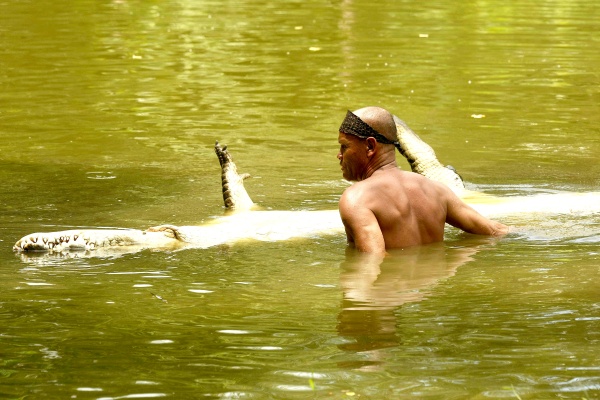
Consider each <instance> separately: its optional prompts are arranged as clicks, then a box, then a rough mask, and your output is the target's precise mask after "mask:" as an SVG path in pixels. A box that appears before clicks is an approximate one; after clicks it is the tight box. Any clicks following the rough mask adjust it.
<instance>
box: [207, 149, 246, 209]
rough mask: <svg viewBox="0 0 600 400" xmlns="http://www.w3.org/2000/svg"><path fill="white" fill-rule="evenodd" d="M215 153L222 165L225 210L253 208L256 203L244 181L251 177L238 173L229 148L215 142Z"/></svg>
mask: <svg viewBox="0 0 600 400" xmlns="http://www.w3.org/2000/svg"><path fill="white" fill-rule="evenodd" d="M215 153H216V154H217V157H218V158H219V164H220V165H221V184H222V188H223V202H224V203H225V208H227V209H229V210H236V211H240V210H248V209H250V208H252V206H253V205H254V202H253V201H252V199H251V198H250V196H249V195H248V192H246V188H245V187H244V179H246V178H248V177H249V176H250V175H248V174H239V173H238V172H237V167H236V165H235V163H234V162H233V159H232V157H231V154H230V153H229V151H228V150H227V146H222V147H221V145H220V144H219V142H218V141H217V142H215Z"/></svg>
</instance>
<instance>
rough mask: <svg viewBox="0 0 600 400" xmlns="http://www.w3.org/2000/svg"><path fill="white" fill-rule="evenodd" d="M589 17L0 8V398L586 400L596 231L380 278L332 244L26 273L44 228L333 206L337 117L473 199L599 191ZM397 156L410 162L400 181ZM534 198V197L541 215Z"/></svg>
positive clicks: (478, 248)
mask: <svg viewBox="0 0 600 400" xmlns="http://www.w3.org/2000/svg"><path fill="white" fill-rule="evenodd" d="M599 15H600V3H597V2H595V1H591V0H586V1H560V0H554V1H523V2H514V4H512V3H511V2H505V1H504V2H503V1H497V0H490V1H483V0H481V1H466V2H451V1H447V0H437V1H430V2H416V1H393V0H384V1H382V2H379V3H373V2H366V1H352V0H339V1H308V2H305V1H302V2H301V1H286V2H266V1H263V0H250V1H244V2H231V1H214V0H208V1H175V0H170V1H163V2H156V1H128V0H120V1H119V0H115V1H95V2H93V1H89V0H82V1H78V2H50V1H46V0H42V1H18V2H17V1H1V2H0V88H1V91H0V135H1V136H0V137H1V139H2V140H1V141H0V187H1V191H0V202H1V204H2V208H1V209H0V220H1V224H0V245H1V246H0V278H1V279H0V397H1V398H7V399H17V398H18V399H40V398H49V399H59V398H60V399H62V398H78V399H121V398H160V397H165V398H173V399H195V398H281V399H284V398H285V399H288V398H297V399H304V398H344V399H347V398H369V399H383V398H403V399H404V398H406V399H412V398H439V399H463V398H470V399H484V398H521V399H526V398H530V399H539V398H557V399H563V398H569V399H581V398H589V399H591V398H597V397H598V396H599V395H600V378H599V376H600V350H598V349H599V348H600V347H599V345H600V291H599V290H598V278H600V267H599V265H600V262H599V261H600V216H599V215H598V214H597V213H589V212H588V213H585V212H584V213H574V214H573V213H570V214H555V215H551V216H542V217H540V216H537V217H532V216H523V215H521V216H507V217H506V218H505V220H506V221H507V222H509V223H511V224H513V225H515V226H518V228H519V229H518V231H517V233H515V234H512V235H510V236H509V237H507V238H504V239H501V240H496V239H489V238H477V237H472V236H468V235H463V234H460V233H458V232H456V231H454V230H451V229H449V230H448V235H447V236H448V237H447V241H446V242H445V243H443V244H437V245H434V246H423V247H421V248H414V249H405V250H397V251H394V252H392V253H391V254H390V255H389V257H387V258H386V259H385V260H383V262H379V261H378V260H373V259H371V258H369V257H365V256H359V255H357V254H355V253H353V252H347V251H346V248H345V238H344V237H342V236H340V235H333V236H331V235H330V236H322V237H312V238H307V239H298V240H291V241H282V242H241V243H236V244H232V245H227V246H218V247H213V248H209V249H203V250H184V251H179V252H153V251H142V252H138V253H132V254H124V255H122V256H113V257H91V258H84V257H68V256H63V257H60V256H53V257H46V256H44V255H40V256H38V257H26V256H23V257H21V256H19V255H17V254H14V253H13V252H12V245H13V244H14V242H15V241H16V240H17V239H19V238H20V237H22V236H24V235H25V234H27V233H31V232H36V231H51V230H62V229H69V228H72V227H128V228H139V229H144V228H146V227H149V226H153V225H157V224H162V223H173V224H180V225H183V224H187V225H193V224H200V223H202V222H205V221H208V220H210V219H212V218H213V217H215V216H219V215H222V213H223V206H222V196H221V188H220V173H219V172H220V171H219V165H218V162H217V159H216V157H215V155H214V152H213V149H212V147H213V145H214V142H215V140H219V141H220V142H222V143H226V144H228V145H229V146H230V149H231V151H232V153H233V155H234V157H235V160H236V162H237V164H238V167H239V168H240V170H241V171H242V172H249V173H251V174H252V175H253V178H252V179H251V180H250V181H248V182H247V184H246V186H247V188H248V191H249V192H250V194H251V195H252V197H253V199H254V200H255V202H257V203H259V204H260V205H261V206H262V207H263V208H264V209H267V210H269V209H278V210H326V209H334V208H336V207H337V200H338V198H339V195H340V194H341V192H342V191H343V189H344V188H345V187H346V186H347V184H346V183H345V182H343V181H342V179H341V173H340V171H339V165H338V161H337V160H336V158H335V155H336V152H337V143H336V140H337V128H338V126H339V124H340V122H341V120H342V119H343V116H344V114H345V112H346V110H347V109H356V108H360V107H362V106H366V105H379V106H383V107H386V108H388V109H390V110H391V111H392V112H394V113H395V114H397V115H399V116H400V117H401V118H403V119H404V120H405V121H406V122H407V123H408V124H409V125H410V126H411V127H412V128H413V129H414V130H415V131H416V132H418V133H419V134H420V135H421V137H422V138H423V139H425V140H426V141H427V142H429V143H430V144H431V145H432V146H433V147H434V148H435V150H436V152H437V155H438V156H439V158H440V159H441V160H442V161H443V162H444V163H448V164H452V165H453V166H454V167H456V168H457V169H458V170H459V172H460V173H461V174H462V176H463V178H465V180H466V181H468V182H469V186H470V188H472V189H475V190H479V191H483V192H486V193H490V194H493V195H497V196H513V195H529V194H534V193H540V192H546V193H556V192H559V191H573V192H592V191H598V187H599V186H600V178H598V176H599V173H600V163H599V162H598V154H600V130H599V128H598V127H599V126H600V78H599V75H598V70H600V52H598V47H599V44H600V43H599V42H600V39H599V37H598V29H599V28H600V26H599V24H600V22H599V21H600V20H599V19H598V16H599ZM398 161H399V163H400V164H401V165H402V167H403V168H407V164H406V163H405V162H403V161H402V160H400V156H398ZM545 206H547V204H540V208H543V207H545Z"/></svg>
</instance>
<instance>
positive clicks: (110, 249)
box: [13, 116, 600, 255]
mask: <svg viewBox="0 0 600 400" xmlns="http://www.w3.org/2000/svg"><path fill="white" fill-rule="evenodd" d="M394 120H395V122H396V127H397V130H398V141H399V143H400V152H401V153H402V155H403V156H404V157H405V158H406V159H407V160H408V162H409V164H410V166H411V169H412V171H413V172H415V173H419V174H422V175H424V176H426V177H428V178H430V179H432V180H436V181H438V182H442V183H444V184H446V185H447V186H449V187H450V188H451V189H452V190H453V191H454V192H456V193H457V194H458V195H459V196H461V197H462V198H463V199H464V200H465V201H466V202H467V203H468V204H470V205H471V206H472V207H474V208H475V209H476V210H477V211H479V212H481V213H482V214H484V215H487V216H495V217H497V216H503V215H509V216H510V215H514V214H519V213H536V212H540V203H541V202H543V203H545V204H546V210H547V211H549V212H552V213H556V214H560V213H566V214H568V213H573V212H588V213H589V212H598V211H600V210H599V208H600V206H599V204H600V201H599V199H600V193H580V194H578V193H562V194H561V193H556V194H540V195H532V196H520V197H508V198H498V197H493V196H487V195H485V194H480V193H476V194H475V195H474V194H473V192H471V191H468V190H467V189H465V185H464V183H463V180H462V178H461V177H460V175H459V174H458V173H457V172H456V170H455V169H454V168H452V167H450V166H444V165H443V164H442V163H441V162H440V161H439V160H438V159H437V157H436V155H435V152H434V150H433V148H432V147H431V146H429V145H428V144H427V143H425V142H424V141H423V140H422V139H421V138H420V137H419V136H418V135H417V134H416V133H414V132H413V131H412V130H411V129H410V128H409V127H408V125H406V123H404V122H403V121H402V120H400V119H399V118H398V117H396V116H394ZM214 149H215V153H216V154H217V157H218V159H219V163H220V166H221V181H222V189H223V201H224V204H225V208H226V210H228V212H227V213H226V214H225V215H223V216H221V217H218V218H215V219H214V220H212V221H211V222H209V223H206V224H204V225H200V226H174V225H160V226H155V227H151V228H148V229H146V230H139V229H70V230H64V231H58V232H38V233H32V234H29V235H26V236H24V237H23V238H21V239H20V240H18V241H17V242H16V243H15V245H14V246H13V250H14V251H16V252H19V253H32V252H46V253H58V254H63V253H71V252H80V253H81V252H85V253H87V254H92V255H106V254H107V255H111V254H122V253H130V252H137V251H141V250H144V249H155V250H179V249H184V248H209V247H212V246H216V245H220V244H226V243H233V242H237V241H241V240H248V239H253V240H259V241H278V240H287V239H291V238H300V237H315V236H322V235H331V234H338V235H339V234H343V232H344V228H343V224H342V222H341V219H340V217H339V212H338V210H322V211H284V210H281V211H277V210H269V211H265V210H260V209H257V207H256V205H255V203H254V202H253V201H252V199H251V198H250V196H249V195H248V192H247V191H246V189H245V187H244V180H245V179H246V178H247V177H248V174H240V173H238V170H237V166H236V164H235V163H234V161H233V158H232V156H231V153H230V152H229V150H228V148H227V146H221V145H220V144H219V142H218V141H217V142H216V143H215V146H214ZM550 206H551V208H550Z"/></svg>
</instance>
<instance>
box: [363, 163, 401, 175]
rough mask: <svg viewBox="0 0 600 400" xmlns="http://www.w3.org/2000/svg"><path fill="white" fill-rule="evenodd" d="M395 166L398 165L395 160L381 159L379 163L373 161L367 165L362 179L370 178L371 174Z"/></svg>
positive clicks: (394, 167)
mask: <svg viewBox="0 0 600 400" xmlns="http://www.w3.org/2000/svg"><path fill="white" fill-rule="evenodd" d="M397 168H398V165H397V164H396V160H386V161H381V162H379V163H375V164H373V165H370V166H368V167H367V173H366V174H365V178H364V179H367V178H370V177H371V176H373V174H376V173H379V172H386V171H388V170H393V169H397Z"/></svg>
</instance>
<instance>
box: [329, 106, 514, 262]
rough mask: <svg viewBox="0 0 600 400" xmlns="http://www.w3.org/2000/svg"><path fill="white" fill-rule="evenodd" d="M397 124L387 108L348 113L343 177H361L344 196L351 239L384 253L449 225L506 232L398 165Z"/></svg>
mask: <svg viewBox="0 0 600 400" xmlns="http://www.w3.org/2000/svg"><path fill="white" fill-rule="evenodd" d="M397 140H398V139H397V132H396V124H395V123H394V119H393V116H392V114H390V113H389V112H388V111H386V110H384V109H383V108H379V107H366V108H362V109H360V110H357V111H355V112H354V113H352V112H350V111H348V114H347V115H346V119H345V120H344V122H343V123H342V126H341V127H340V129H339V138H338V142H339V143H340V152H339V153H338V155H337V158H338V159H339V160H340V165H341V168H342V173H343V176H344V179H347V180H349V181H356V183H355V184H353V185H352V186H350V187H349V188H347V189H346V190H345V191H344V193H343V194H342V197H341V198H340V203H339V209H340V215H341V217H342V221H343V223H344V227H345V229H346V236H347V238H348V243H349V244H350V245H353V246H355V247H356V248H357V249H358V250H359V251H363V252H369V253H385V250H386V249H392V248H401V247H409V246H415V245H421V244H427V243H433V242H440V241H443V240H444V224H445V223H448V224H450V225H452V226H455V227H457V228H460V229H462V230H463V231H465V232H469V233H474V234H479V235H493V236H501V235H505V234H506V233H508V227H507V226H506V225H504V224H501V223H499V222H496V221H492V220H490V219H487V218H485V217H484V216H482V215H481V214H479V213H478V212H477V211H475V210H474V209H473V208H471V207H470V206H469V205H467V204H465V203H464V202H463V201H462V200H461V199H459V198H458V197H457V196H456V195H455V194H454V192H452V190H450V189H449V188H448V187H447V186H446V185H444V184H442V183H438V182H434V181H432V180H429V179H427V178H425V177H423V176H421V175H419V174H416V173H413V172H406V171H402V170H400V169H399V168H398V166H397V165H396V155H395V147H397V146H399V145H398V142H397Z"/></svg>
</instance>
